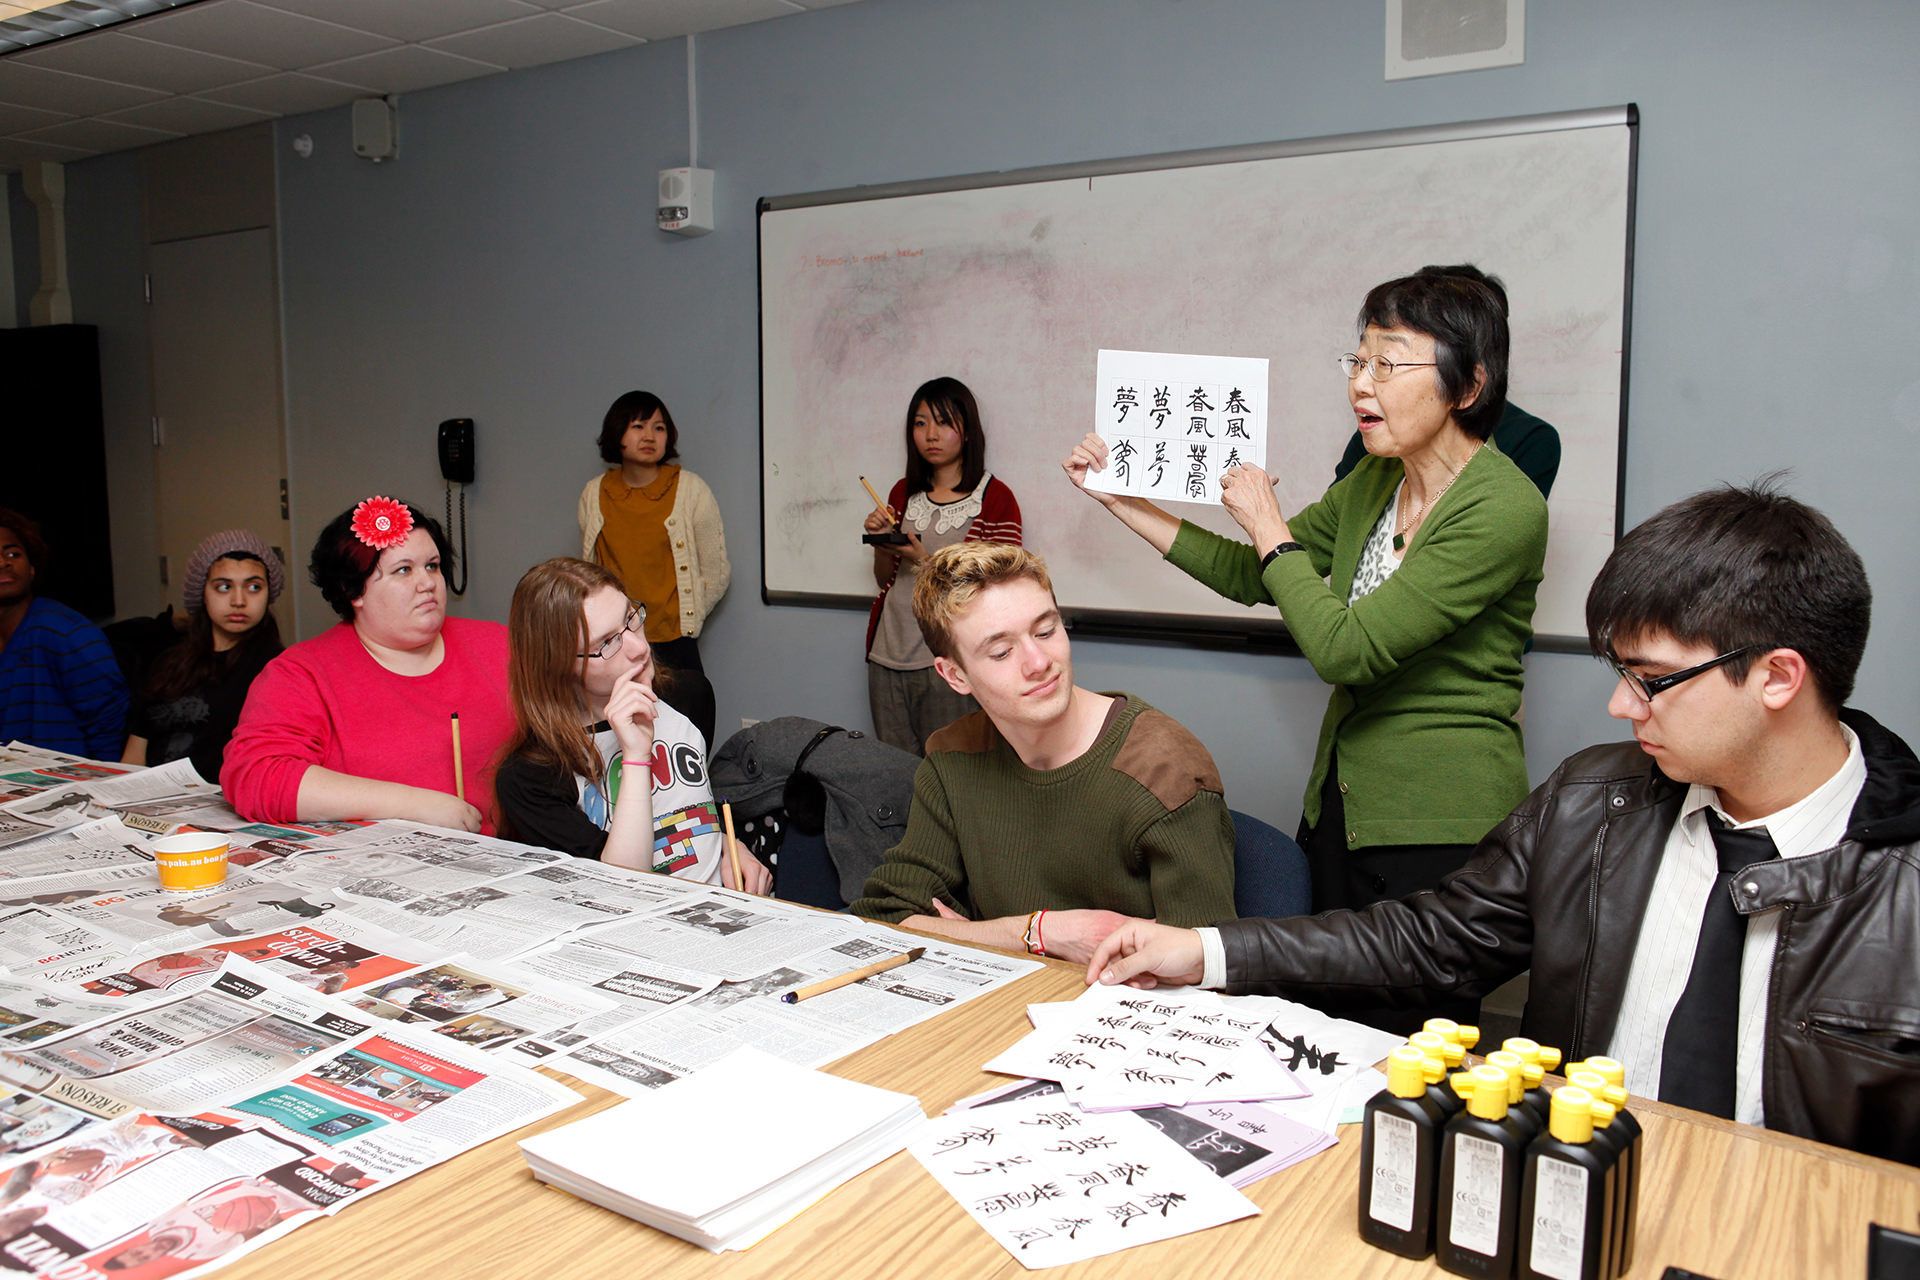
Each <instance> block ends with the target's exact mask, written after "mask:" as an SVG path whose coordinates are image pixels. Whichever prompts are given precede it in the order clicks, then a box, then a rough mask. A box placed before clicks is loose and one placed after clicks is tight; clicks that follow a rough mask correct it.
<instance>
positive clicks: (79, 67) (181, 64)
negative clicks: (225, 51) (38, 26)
mask: <svg viewBox="0 0 1920 1280" xmlns="http://www.w3.org/2000/svg"><path fill="white" fill-rule="evenodd" d="M7 61H9V62H14V61H18V62H24V63H26V64H27V65H28V66H32V67H50V68H52V69H53V70H55V71H70V72H73V73H74V74H76V75H85V76H95V77H97V78H99V79H101V80H117V81H119V82H120V83H121V84H131V85H139V86H141V87H143V88H147V89H158V90H160V91H161V92H163V93H198V92H200V91H201V90H202V89H214V88H218V87H219V86H221V85H223V84H233V83H235V82H237V81H240V80H251V79H253V78H255V77H256V76H261V75H264V74H266V73H267V72H269V71H272V70H273V69H274V68H272V67H267V66H262V65H260V64H259V63H256V62H242V61H239V60H238V59H235V58H222V57H220V56H218V55H217V54H211V53H201V52H199V51H198V50H195V49H177V48H175V47H173V46H172V45H166V44H157V43H155V42H154V41H152V40H142V39H140V38H139V37H137V36H130V35H124V34H122V33H121V32H118V31H96V32H93V33H91V34H89V35H84V36H72V37H69V38H68V39H65V40H53V41H49V42H48V43H46V44H41V45H35V46H34V47H33V48H31V49H28V50H25V51H24V52H21V53H15V54H11V55H9V56H8V58H7Z"/></svg>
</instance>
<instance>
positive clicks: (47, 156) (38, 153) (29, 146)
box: [0, 138, 96, 169]
mask: <svg viewBox="0 0 1920 1280" xmlns="http://www.w3.org/2000/svg"><path fill="white" fill-rule="evenodd" d="M94 154H96V153H95V152H92V151H88V150H87V149H86V148H84V147H56V146H54V145H53V144H52V143H50V142H26V141H23V140H22V139H20V138H0V169H18V168H19V167H20V166H21V165H23V164H30V163H32V162H34V161H36V160H51V161H53V162H54V163H55V164H65V163H66V162H67V161H69V160H85V159H86V158H87V157H88V156H90V155H94Z"/></svg>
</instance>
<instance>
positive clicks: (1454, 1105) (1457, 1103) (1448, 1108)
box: [1407, 1018, 1471, 1127]
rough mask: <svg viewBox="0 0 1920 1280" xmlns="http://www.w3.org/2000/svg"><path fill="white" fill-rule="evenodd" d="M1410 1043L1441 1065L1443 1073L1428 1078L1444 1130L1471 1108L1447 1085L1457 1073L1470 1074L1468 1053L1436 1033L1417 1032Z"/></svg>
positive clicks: (1453, 1041)
mask: <svg viewBox="0 0 1920 1280" xmlns="http://www.w3.org/2000/svg"><path fill="white" fill-rule="evenodd" d="M1433 1021H1436V1022H1438V1021H1442V1019H1438V1018H1436V1019H1433ZM1469 1029H1471V1028H1469ZM1407 1043H1408V1044H1410V1045H1412V1046H1413V1047H1414V1048H1416V1049H1418V1050H1420V1051H1421V1052H1422V1053H1424V1054H1426V1055H1427V1057H1428V1058H1430V1059H1433V1060H1435V1061H1438V1062H1439V1063H1440V1067H1441V1069H1440V1071H1439V1073H1438V1074H1437V1075H1436V1074H1433V1073H1429V1074H1428V1076H1427V1097H1428V1098H1430V1099H1432V1100H1433V1104H1434V1105H1435V1106H1437V1107H1439V1108H1440V1123H1441V1125H1442V1126H1443V1127H1444V1126H1445V1124H1446V1122H1447V1121H1449V1120H1451V1119H1453V1117H1454V1116H1455V1115H1456V1114H1458V1113H1459V1111H1460V1108H1462V1107H1464V1106H1466V1105H1467V1104H1466V1100H1465V1099H1463V1098H1462V1097H1461V1096H1460V1095H1459V1094H1457V1093H1455V1092H1454V1091H1453V1086H1452V1085H1450V1084H1448V1083H1447V1077H1448V1076H1450V1075H1452V1074H1453V1073H1454V1072H1455V1071H1464V1070H1466V1066H1467V1051H1466V1049H1465V1048H1463V1047H1462V1046H1461V1044H1460V1042H1459V1041H1458V1040H1448V1039H1446V1038H1444V1037H1443V1036H1441V1035H1440V1034H1439V1033H1438V1032H1435V1031H1416V1032H1414V1033H1413V1034H1412V1035H1410V1036H1408V1037H1407Z"/></svg>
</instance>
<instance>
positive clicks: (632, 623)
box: [575, 604, 647, 661]
mask: <svg viewBox="0 0 1920 1280" xmlns="http://www.w3.org/2000/svg"><path fill="white" fill-rule="evenodd" d="M646 621H647V606H645V605H643V604H629V605H628V606H627V620H626V621H625V622H623V623H621V624H620V629H619V630H618V631H616V632H614V633H613V634H612V635H610V636H608V637H607V638H606V639H605V640H602V641H601V642H600V643H599V644H597V645H595V646H594V647H593V648H591V649H589V650H587V652H585V653H582V654H576V655H575V656H576V657H581V658H599V659H601V660H602V661H605V660H606V659H608V658H611V657H612V656H613V655H614V654H615V653H616V652H617V651H618V650H619V648H620V642H621V641H622V640H624V639H625V638H626V635H627V632H629V631H633V632H638V631H639V630H640V628H641V627H643V626H645V625H646Z"/></svg>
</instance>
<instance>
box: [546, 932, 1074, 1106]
mask: <svg viewBox="0 0 1920 1280" xmlns="http://www.w3.org/2000/svg"><path fill="white" fill-rule="evenodd" d="M810 914H812V913H810ZM816 919H817V920H818V921H820V922H821V923H822V925H823V926H824V928H825V930H826V933H825V935H824V936H822V937H820V938H819V940H818V941H819V944H820V945H816V946H815V947H814V948H813V949H812V950H809V951H805V952H800V953H797V954H792V955H790V956H789V958H788V959H787V961H786V962H784V963H776V964H774V965H773V966H772V967H771V968H769V969H766V970H764V971H762V972H761V973H759V974H756V975H753V976H752V977H749V978H745V979H730V980H728V981H725V982H722V983H720V984H719V985H717V986H715V987H714V988H713V989H712V990H710V991H707V992H705V993H704V994H701V995H697V996H694V997H692V998H690V999H687V1000H684V1001H681V1002H678V1003H675V1004H674V1005H672V1006H671V1007H669V1008H667V1009H665V1010H663V1011H661V1012H659V1013H657V1014H655V1015H654V1016H652V1017H650V1018H647V1019H646V1020H644V1021H640V1022H635V1023H632V1024H630V1025H627V1026H624V1027H617V1028H611V1029H609V1031H608V1033H607V1034H604V1035H601V1036H599V1037H597V1038H595V1039H592V1040H590V1041H587V1042H585V1043H582V1044H579V1045H576V1046H574V1047H572V1048H570V1049H568V1051H567V1053H566V1055H565V1056H564V1057H562V1058H559V1059H556V1060H554V1061H553V1063H552V1065H553V1066H555V1067H557V1068H558V1069H560V1070H562V1071H570V1072H575V1073H576V1074H578V1075H579V1076H580V1077H581V1078H582V1079H585V1080H591V1081H593V1082H594V1083H596V1084H600V1085H603V1086H604V1087H606V1088H608V1089H611V1090H613V1091H614V1092H616V1093H622V1094H626V1095H628V1096H635V1091H636V1090H637V1089H654V1088H658V1087H659V1086H660V1085H663V1084H666V1083H667V1082H668V1081H670V1080H676V1079H679V1078H680V1077H681V1076H684V1075H687V1074H688V1073H690V1072H692V1071H696V1070H698V1069H699V1068H701V1067H704V1066H706V1065H708V1064H709V1063H712V1062H716V1061H718V1060H719V1059H720V1058H723V1057H725V1056H726V1055H727V1054H728V1053H730V1052H732V1051H733V1050H734V1049H735V1048H738V1047H740V1046H742V1045H753V1046H754V1047H756V1048H758V1049H761V1050H763V1051H764V1052H767V1053H771V1054H773V1055H774V1056H775V1057H777V1058H781V1059H784V1060H786V1061H788V1062H792V1063H794V1064H795V1065H797V1066H807V1067H812V1066H819V1065H821V1064H822V1063H826V1062H831V1061H833V1060H834V1059H835V1058H840V1057H844V1056H845V1055H847V1054H849V1053H852V1052H853V1051H854V1050H856V1049H860V1048H863V1047H865V1046H866V1045H869V1044H872V1043H874V1042H875V1041H877V1040H880V1039H882V1038H883V1037H885V1036H888V1035H891V1034H893V1033H894V1032H896V1031H902V1030H905V1029H906V1028H907V1027H910V1026H913V1025H914V1024H916V1023H919V1022H924V1021H925V1020H926V1019H928V1018H931V1017H933V1016H934V1015H936V1014H938V1013H941V1012H944V1011H945V1010H947V1009H949V1008H952V1007H954V1006H956V1005H959V1004H964V1003H965V1002H966V1001H968V1000H971V999H973V998H975V997H977V996H980V995H984V994H985V993H987V992H988V991H991V990H994V989H995V988H997V987H1001V986H1004V985H1005V984H1007V983H1009V982H1012V981H1013V980H1014V979H1016V978H1019V977H1021V976H1022V975H1024V974H1027V973H1031V972H1033V971H1034V970H1035V969H1037V968H1039V967H1040V966H1039V964H1038V963H1037V962H1035V961H1032V960H1024V959H1021V958H1020V957H1017V956H1005V955H997V954H994V953H991V952H985V951H976V950H973V949H972V948H968V947H960V946H955V945H951V944H941V943H930V942H926V941H924V940H922V939H918V938H914V937H910V936H908V935H906V934H903V933H899V932H898V931H896V930H892V929H888V928H886V927H884V926H881V925H875V924H872V923H870V922H867V921H863V920H855V919H852V918H850V917H845V916H817V915H816ZM624 934H625V931H624V930H623V929H619V928H616V929H609V930H602V931H601V932H600V933H598V934H594V935H591V936H590V938H589V940H590V941H592V942H594V943H597V944H604V943H605V942H606V941H607V939H608V938H610V937H615V936H624ZM915 946H919V947H923V948H924V953H923V954H922V956H921V958H920V959H919V960H916V961H914V962H913V963H911V964H908V965H904V966H902V967H900V968H896V969H891V970H888V971H887V972H885V973H880V974H875V975H874V976H872V977H869V978H864V979H862V980H861V981H859V982H856V983H853V984H851V985H849V986H845V987H841V988H840V989H839V990H837V991H830V992H827V993H825V994H823V995H819V996H815V997H813V998H812V999H808V1000H802V1001H800V1002H799V1003H796V1004H788V1003H786V1002H784V1001H783V1000H781V998H780V997H781V996H782V995H783V994H785V993H787V992H789V991H792V990H793V989H794V988H796V987H801V986H805V985H807V984H808V983H812V982H816V981H819V980H820V979H822V978H829V977H834V976H837V975H839V974H843V973H846V972H849V971H850V970H853V969H858V968H860V967H862V966H864V965H868V964H871V963H873V962H875V961H876V960H884V959H886V958H888V957H889V956H892V955H898V954H901V953H903V952H905V951H907V950H909V949H911V948H913V947H915Z"/></svg>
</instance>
